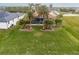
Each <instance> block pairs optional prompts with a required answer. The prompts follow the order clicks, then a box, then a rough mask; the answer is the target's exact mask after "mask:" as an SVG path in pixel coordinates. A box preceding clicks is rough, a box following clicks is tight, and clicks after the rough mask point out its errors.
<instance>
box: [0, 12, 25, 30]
mask: <svg viewBox="0 0 79 59" xmlns="http://www.w3.org/2000/svg"><path fill="white" fill-rule="evenodd" d="M23 17H24V14H22V13H9V12H0V29H8V28H9V27H10V26H12V25H16V23H17V21H19V20H20V19H22V18H23Z"/></svg>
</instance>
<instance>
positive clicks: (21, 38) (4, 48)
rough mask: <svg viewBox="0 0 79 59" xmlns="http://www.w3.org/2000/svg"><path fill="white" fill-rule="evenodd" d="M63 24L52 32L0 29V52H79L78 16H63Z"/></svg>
mask: <svg viewBox="0 0 79 59" xmlns="http://www.w3.org/2000/svg"><path fill="white" fill-rule="evenodd" d="M63 25H64V27H63V28H62V29H60V30H56V31H54V32H42V31H40V28H42V27H33V28H34V29H33V30H34V31H33V32H21V31H19V28H18V26H16V28H14V29H8V30H0V54H27V55H28V54H30V55H31V54H32V55H34V54H35V55H37V54H42V55H44V54H79V17H64V21H63Z"/></svg>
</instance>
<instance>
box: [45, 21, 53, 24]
mask: <svg viewBox="0 0 79 59" xmlns="http://www.w3.org/2000/svg"><path fill="white" fill-rule="evenodd" d="M44 24H47V25H52V24H53V21H51V20H46V21H44Z"/></svg>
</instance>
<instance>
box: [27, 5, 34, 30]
mask: <svg viewBox="0 0 79 59" xmlns="http://www.w3.org/2000/svg"><path fill="white" fill-rule="evenodd" d="M32 6H33V5H32V4H29V6H28V10H27V17H28V21H27V23H29V29H31V28H32V27H31V21H32V20H33V9H32Z"/></svg>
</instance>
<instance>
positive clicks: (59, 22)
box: [55, 14, 63, 26]
mask: <svg viewBox="0 0 79 59" xmlns="http://www.w3.org/2000/svg"><path fill="white" fill-rule="evenodd" d="M62 21H63V15H62V14H60V15H58V17H57V19H56V20H55V24H56V26H61V25H62Z"/></svg>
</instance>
